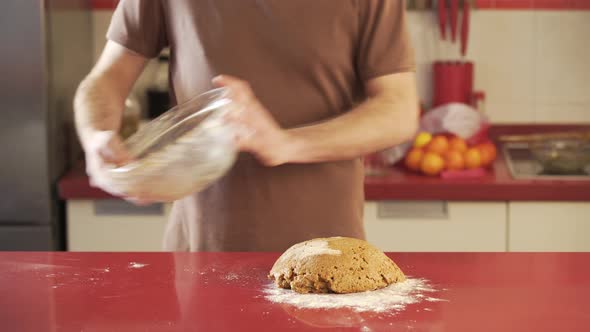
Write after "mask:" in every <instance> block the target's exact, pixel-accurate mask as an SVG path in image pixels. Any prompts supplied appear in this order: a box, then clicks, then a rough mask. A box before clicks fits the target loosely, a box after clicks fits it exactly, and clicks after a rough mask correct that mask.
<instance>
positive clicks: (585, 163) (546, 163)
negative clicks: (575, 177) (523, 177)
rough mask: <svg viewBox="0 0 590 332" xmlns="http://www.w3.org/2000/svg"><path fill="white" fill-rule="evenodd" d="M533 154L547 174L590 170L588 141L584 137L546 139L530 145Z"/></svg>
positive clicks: (589, 145) (580, 172) (589, 142)
mask: <svg viewBox="0 0 590 332" xmlns="http://www.w3.org/2000/svg"><path fill="white" fill-rule="evenodd" d="M530 147H531V152H532V153H533V156H534V157H535V158H536V159H537V161H539V163H540V164H541V166H542V167H543V172H544V173H548V174H582V173H588V172H590V141H588V140H584V139H547V140H542V141H537V142H533V143H531V145H530Z"/></svg>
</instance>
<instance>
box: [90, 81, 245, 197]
mask: <svg viewBox="0 0 590 332" xmlns="http://www.w3.org/2000/svg"><path fill="white" fill-rule="evenodd" d="M230 107H231V100H230V99H229V98H228V96H227V90H226V89H215V90H211V91H209V92H206V93H204V94H201V95H199V96H197V97H195V98H193V99H190V100H189V101H187V102H185V103H183V104H180V105H177V106H175V107H173V108H172V109H170V110H169V111H167V112H165V113H164V114H162V115H161V116H159V117H157V118H156V119H154V120H152V121H150V122H149V123H147V124H146V125H145V126H143V127H141V128H140V129H139V130H138V131H137V132H136V133H135V134H133V135H132V136H131V137H130V138H129V139H127V140H126V141H125V144H126V146H127V148H128V150H129V152H130V154H131V157H132V160H133V161H132V162H130V163H129V164H126V165H123V166H120V167H114V166H113V167H112V168H110V169H108V170H107V171H106V172H105V174H104V175H103V176H102V178H103V179H101V186H103V187H106V188H107V190H108V191H110V192H112V193H114V194H117V195H125V196H130V197H144V198H149V199H150V200H154V201H174V200H177V199H180V198H182V197H185V196H187V195H189V194H191V193H194V192H196V191H199V190H202V189H204V188H205V187H206V186H208V185H209V184H211V183H212V182H214V181H216V180H217V179H219V178H220V177H222V176H223V175H224V174H225V173H226V172H227V171H228V170H229V169H230V167H231V166H232V165H233V163H234V161H235V158H236V147H235V145H234V131H233V129H232V128H231V127H230V126H229V125H228V124H227V123H226V122H225V121H223V115H224V114H225V113H226V112H228V111H229V109H230Z"/></svg>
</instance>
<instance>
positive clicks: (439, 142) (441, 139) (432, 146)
mask: <svg viewBox="0 0 590 332" xmlns="http://www.w3.org/2000/svg"><path fill="white" fill-rule="evenodd" d="M448 150H449V140H448V139H447V138H446V137H445V136H442V135H436V136H434V137H433V138H432V140H431V141H430V143H428V145H427V146H426V151H428V152H433V153H437V154H439V155H441V156H442V155H443V154H445V152H447V151H448Z"/></svg>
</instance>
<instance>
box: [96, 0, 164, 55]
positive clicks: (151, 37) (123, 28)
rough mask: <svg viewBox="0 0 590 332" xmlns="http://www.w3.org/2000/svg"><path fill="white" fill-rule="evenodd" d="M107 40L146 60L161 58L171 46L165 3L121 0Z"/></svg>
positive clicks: (156, 0)
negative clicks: (164, 50) (164, 8)
mask: <svg viewBox="0 0 590 332" xmlns="http://www.w3.org/2000/svg"><path fill="white" fill-rule="evenodd" d="M107 39H109V40H111V41H114V42H116V43H117V44H119V45H122V46H124V47H125V48H127V49H129V50H131V51H133V52H135V53H138V54H140V55H143V56H144V57H146V58H153V57H156V56H158V54H159V53H160V52H161V51H162V49H163V48H164V47H166V46H167V44H168V41H167V38H166V24H165V19H164V10H163V8H162V3H161V1H160V0H121V1H119V4H118V6H117V9H115V12H114V13H113V18H112V19H111V25H110V26H109V29H108V32H107Z"/></svg>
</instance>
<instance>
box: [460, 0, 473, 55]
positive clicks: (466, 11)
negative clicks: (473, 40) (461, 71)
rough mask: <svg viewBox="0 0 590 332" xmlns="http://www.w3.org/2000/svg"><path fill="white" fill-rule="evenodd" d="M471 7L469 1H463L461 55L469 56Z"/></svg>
mask: <svg viewBox="0 0 590 332" xmlns="http://www.w3.org/2000/svg"><path fill="white" fill-rule="evenodd" d="M470 11H471V6H470V1H469V0H463V22H461V55H462V56H465V55H466V54H467V42H468V40H469V20H470V15H471V13H470Z"/></svg>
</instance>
